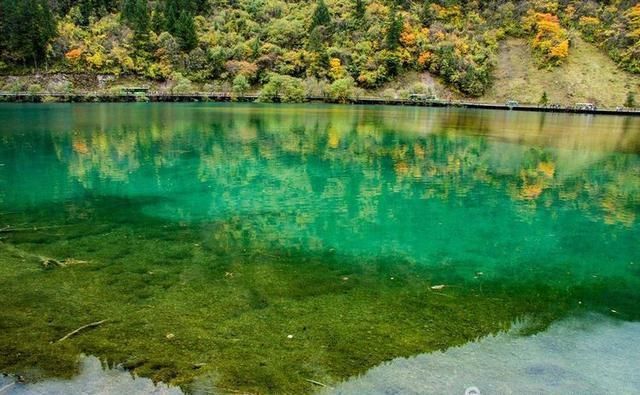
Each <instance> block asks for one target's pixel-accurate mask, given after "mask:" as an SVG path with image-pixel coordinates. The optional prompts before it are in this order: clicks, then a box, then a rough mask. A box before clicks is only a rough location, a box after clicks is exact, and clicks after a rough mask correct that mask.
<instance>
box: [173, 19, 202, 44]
mask: <svg viewBox="0 0 640 395" xmlns="http://www.w3.org/2000/svg"><path fill="white" fill-rule="evenodd" d="M175 35H176V37H177V38H178V40H179V41H180V46H181V47H182V49H184V50H187V51H190V50H192V49H193V48H195V47H196V45H198V36H197V35H196V26H195V24H194V23H193V15H192V14H191V13H190V12H188V11H182V12H181V13H180V17H179V18H178V20H177V21H176V24H175Z"/></svg>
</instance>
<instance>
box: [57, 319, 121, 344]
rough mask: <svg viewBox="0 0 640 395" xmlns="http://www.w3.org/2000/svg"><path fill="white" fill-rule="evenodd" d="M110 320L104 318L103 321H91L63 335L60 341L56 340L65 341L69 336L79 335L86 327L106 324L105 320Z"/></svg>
mask: <svg viewBox="0 0 640 395" xmlns="http://www.w3.org/2000/svg"><path fill="white" fill-rule="evenodd" d="M108 321H109V320H102V321H96V322H91V323H89V324H86V325H82V326H81V327H80V328H78V329H75V330H73V331H71V332H69V333H67V334H66V335H64V336H62V337H61V338H60V339H58V341H56V343H60V342H63V341H65V340H67V339H68V338H70V337H71V336H74V335H77V334H78V333H80V332H82V331H83V330H85V329H89V328H95V327H97V326H100V325H102V324H104V323H105V322H108Z"/></svg>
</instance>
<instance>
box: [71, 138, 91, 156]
mask: <svg viewBox="0 0 640 395" xmlns="http://www.w3.org/2000/svg"><path fill="white" fill-rule="evenodd" d="M73 150H74V151H75V152H77V153H79V154H82V155H86V154H88V153H89V147H88V146H87V143H85V142H84V141H82V140H76V141H74V142H73Z"/></svg>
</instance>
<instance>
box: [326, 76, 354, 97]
mask: <svg viewBox="0 0 640 395" xmlns="http://www.w3.org/2000/svg"><path fill="white" fill-rule="evenodd" d="M354 89H355V82H354V81H353V78H351V77H345V78H340V79H337V80H335V81H334V82H333V83H332V84H331V85H329V89H328V92H327V93H328V94H329V97H330V98H331V100H335V101H337V102H339V103H346V102H348V101H349V100H351V99H353V97H354Z"/></svg>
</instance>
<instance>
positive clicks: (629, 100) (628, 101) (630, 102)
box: [624, 91, 636, 108]
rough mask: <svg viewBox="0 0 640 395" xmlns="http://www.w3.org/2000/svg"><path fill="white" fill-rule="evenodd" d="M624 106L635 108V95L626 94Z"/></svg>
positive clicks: (631, 93) (630, 92)
mask: <svg viewBox="0 0 640 395" xmlns="http://www.w3.org/2000/svg"><path fill="white" fill-rule="evenodd" d="M624 106H625V107H627V108H633V107H635V106H636V95H635V94H634V93H633V92H632V91H629V92H628V93H627V99H626V100H625V102H624Z"/></svg>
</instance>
